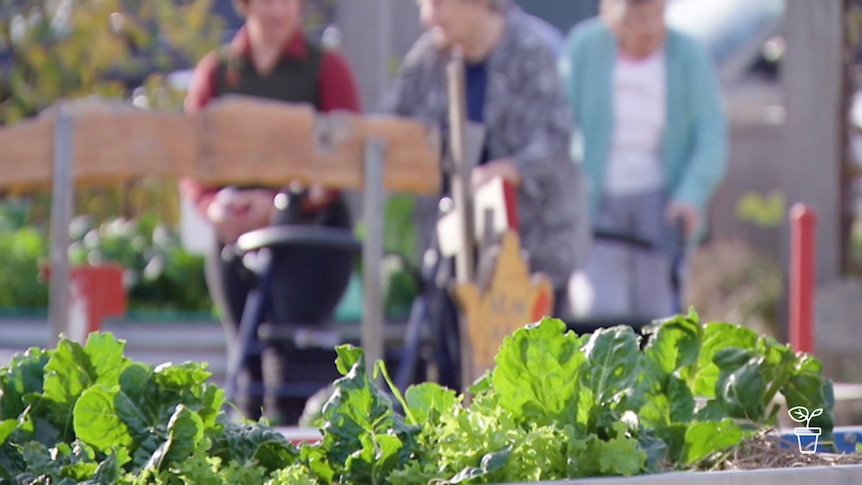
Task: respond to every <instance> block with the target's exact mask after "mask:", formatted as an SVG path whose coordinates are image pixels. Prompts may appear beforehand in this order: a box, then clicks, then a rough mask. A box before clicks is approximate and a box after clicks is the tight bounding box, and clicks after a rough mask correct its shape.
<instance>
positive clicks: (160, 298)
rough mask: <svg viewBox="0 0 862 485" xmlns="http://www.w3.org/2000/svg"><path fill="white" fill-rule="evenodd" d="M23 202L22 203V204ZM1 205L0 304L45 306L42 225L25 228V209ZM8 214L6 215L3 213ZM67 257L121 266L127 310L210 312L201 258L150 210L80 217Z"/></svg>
mask: <svg viewBox="0 0 862 485" xmlns="http://www.w3.org/2000/svg"><path fill="white" fill-rule="evenodd" d="M25 205H26V204H25ZM4 207H9V206H7V205H6V204H0V226H5V227H6V228H7V229H8V230H2V231H0V253H2V254H4V255H5V259H4V269H5V271H3V272H2V273H0V308H17V309H21V308H28V309H29V308H45V307H47V304H48V286H47V284H46V282H45V281H42V280H41V279H40V275H39V266H40V264H43V263H44V262H45V260H46V258H47V257H48V240H47V234H46V231H45V230H44V228H41V227H38V226H27V225H26V221H27V215H26V214H27V210H26V209H20V208H18V206H17V205H11V207H12V208H8V209H6V210H5V211H3V210H2V209H3V208H4ZM6 214H9V215H6ZM70 236H71V244H70V247H69V258H70V262H71V263H72V264H73V265H98V264H102V263H108V262H113V263H117V264H120V265H122V266H123V268H124V269H125V275H124V284H125V287H126V292H127V295H128V299H129V302H128V307H129V309H131V310H136V311H140V310H146V311H186V312H198V311H211V308H212V301H211V299H210V296H209V292H208V289H207V286H206V281H205V278H204V269H203V266H204V262H203V258H202V257H201V256H197V255H192V254H189V253H188V252H186V251H185V250H184V249H183V247H182V245H181V243H180V240H179V236H178V235H177V233H176V231H175V230H173V229H171V228H169V227H168V226H166V225H165V224H163V223H161V222H160V221H159V217H158V215H157V214H156V213H154V212H149V213H146V214H143V215H142V216H140V217H138V218H134V219H125V218H112V219H108V220H107V221H105V222H102V223H98V222H97V220H96V218H95V217H92V216H89V215H87V216H79V217H77V218H75V219H74V220H73V223H72V225H71V227H70Z"/></svg>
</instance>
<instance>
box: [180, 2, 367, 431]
mask: <svg viewBox="0 0 862 485" xmlns="http://www.w3.org/2000/svg"><path fill="white" fill-rule="evenodd" d="M234 6H235V7H236V9H237V11H238V12H239V13H240V15H242V16H244V17H245V25H244V26H243V27H242V28H241V29H240V30H239V32H238V33H237V34H236V36H235V37H234V39H233V40H232V41H231V42H230V43H229V44H227V45H225V46H223V47H222V48H220V49H217V50H215V51H213V52H210V53H209V54H207V55H206V56H205V57H203V58H202V59H201V60H200V62H199V63H198V64H197V66H196V67H195V71H194V75H193V78H192V83H191V86H190V88H189V92H188V95H187V98H186V103H185V110H186V112H187V113H189V114H191V115H194V114H195V113H197V112H198V111H200V110H201V109H202V108H203V107H205V106H206V105H207V104H208V103H209V102H210V101H212V100H213V99H215V98H217V97H219V96H223V95H226V94H238V95H247V96H257V97H263V98H268V99H274V100H279V101H285V102H292V103H309V104H312V105H313V106H315V108H316V109H317V110H318V111H323V112H326V111H332V110H348V111H354V112H358V111H359V110H360V106H359V96H358V91H357V88H356V84H355V82H354V78H353V75H352V73H351V70H350V68H349V67H348V65H347V62H346V61H345V60H344V59H343V58H342V57H341V56H340V55H339V54H338V53H336V52H333V51H330V50H326V49H324V48H322V47H321V46H319V45H318V44H317V43H315V42H313V41H311V40H310V39H308V38H307V37H306V35H305V34H304V33H303V31H302V28H301V19H302V13H303V12H302V11H303V7H304V1H303V0H234ZM285 182H286V181H285ZM284 185H285V186H286V185H288V184H287V183H285V184H284ZM180 192H181V194H182V196H183V197H185V198H187V199H188V200H190V201H191V202H193V203H194V205H195V207H196V208H197V210H198V211H199V212H200V213H201V214H203V215H204V216H205V218H206V219H207V220H209V221H210V222H211V223H212V225H213V228H214V229H215V231H214V232H215V234H216V238H217V241H215V244H214V250H213V251H212V254H209V255H208V258H207V281H208V284H209V287H210V293H211V295H212V297H213V300H214V302H215V303H216V305H217V306H218V308H219V310H220V311H221V314H222V321H223V324H224V327H225V331H226V334H227V335H226V336H227V340H228V345H229V350H230V352H239V351H241V349H237V348H234V347H236V345H235V344H236V342H237V329H238V326H239V322H240V319H241V317H242V314H243V310H244V307H245V303H246V300H247V298H248V294H249V291H250V289H251V288H253V287H254V285H255V284H256V277H255V275H254V274H253V273H252V272H250V271H249V270H248V269H246V268H245V267H244V265H243V264H242V261H241V260H240V258H239V257H237V256H235V255H233V254H232V253H231V251H226V250H225V248H230V246H231V244H233V243H235V242H236V240H237V238H238V237H239V236H240V235H242V234H243V233H245V232H248V231H251V230H254V229H259V228H261V227H265V226H267V225H269V224H271V223H273V222H274V221H280V220H281V219H283V218H284V217H283V215H282V214H280V213H279V209H277V208H275V207H274V199H275V197H276V195H277V194H278V193H279V188H278V187H227V188H224V187H208V186H204V185H202V184H201V183H199V182H197V181H195V180H192V179H183V180H181V181H180ZM300 206H301V209H302V210H301V211H300V212H301V217H300V219H301V223H306V224H309V223H310V224H323V225H328V226H337V227H344V228H349V227H351V221H350V215H349V212H348V209H347V206H346V204H345V201H344V200H343V198H342V195H341V194H340V193H339V192H338V191H335V190H329V189H326V188H324V187H319V186H311V187H310V188H308V189H307V190H305V191H304V195H303V197H302V199H301V204H300ZM292 222H294V223H295V222H297V221H292ZM280 252H283V253H287V254H279V255H278V257H277V261H275V264H276V270H275V275H276V277H275V280H274V281H273V294H274V295H275V296H276V297H275V298H272V300H273V305H274V307H275V314H276V315H278V318H279V321H280V322H283V323H292V324H311V325H315V324H320V323H323V322H324V321H325V320H326V319H327V318H329V317H330V316H331V314H332V313H333V311H334V309H335V307H336V306H337V304H338V302H339V300H340V298H341V296H342V294H343V292H344V289H345V288H346V285H347V283H348V281H349V278H350V274H351V272H352V269H353V264H352V259H351V258H350V257H349V256H348V255H341V254H333V253H332V252H331V251H328V250H326V249H321V248H291V249H290V250H282V251H280ZM290 353H293V350H291V349H285V348H267V349H266V350H264V353H263V355H264V357H263V359H261V358H260V357H252V358H251V359H250V361H249V362H248V365H247V368H246V371H245V372H244V376H243V379H242V380H241V386H240V387H241V388H242V389H243V391H242V392H241V394H240V396H239V398H238V399H237V401H238V402H237V403H236V404H237V407H238V408H239V409H240V411H241V412H242V413H243V414H244V415H245V417H247V418H249V419H255V420H256V419H258V418H259V417H260V415H261V405H264V407H265V408H266V409H267V415H268V417H269V418H270V419H271V420H273V421H274V422H279V421H286V422H291V421H293V422H295V421H296V420H297V419H298V416H299V414H300V413H301V411H302V402H300V403H296V402H291V399H290V398H285V397H280V396H279V393H278V392H277V391H278V387H279V386H280V385H281V383H283V382H284V381H285V379H287V377H288V376H287V372H288V367H289V362H288V360H289V355H288V354H290ZM269 356H273V361H272V362H271V363H270V362H263V361H266V360H267V359H268V358H269ZM270 374H271V375H270ZM263 383H265V384H266V385H265V386H264V388H265V389H266V399H263V398H262V397H261V396H260V395H259V394H260V393H259V392H251V390H253V389H260V385H261V384H263ZM295 400H296V399H294V400H293V401H295ZM303 402H304V400H303Z"/></svg>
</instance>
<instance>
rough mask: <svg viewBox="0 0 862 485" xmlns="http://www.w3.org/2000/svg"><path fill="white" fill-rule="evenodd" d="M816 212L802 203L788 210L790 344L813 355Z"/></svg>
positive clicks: (799, 350) (797, 349) (798, 350)
mask: <svg viewBox="0 0 862 485" xmlns="http://www.w3.org/2000/svg"><path fill="white" fill-rule="evenodd" d="M816 228H817V213H816V212H815V211H814V209H812V208H811V207H809V206H807V205H805V204H796V205H794V206H793V207H792V208H791V209H790V246H791V247H790V329H789V336H790V345H792V346H793V348H794V349H795V350H796V351H797V352H808V353H812V352H814V330H813V320H814V286H815V274H814V269H815V263H816V253H815V249H816V240H817V238H816V232H815V231H816Z"/></svg>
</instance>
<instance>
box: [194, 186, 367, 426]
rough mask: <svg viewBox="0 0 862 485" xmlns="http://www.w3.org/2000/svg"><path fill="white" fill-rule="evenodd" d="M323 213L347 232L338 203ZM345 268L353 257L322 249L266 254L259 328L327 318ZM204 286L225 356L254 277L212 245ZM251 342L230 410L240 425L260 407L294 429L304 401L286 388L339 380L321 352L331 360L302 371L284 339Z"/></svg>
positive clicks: (300, 356) (297, 354) (299, 356)
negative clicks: (268, 272) (269, 272)
mask: <svg viewBox="0 0 862 485" xmlns="http://www.w3.org/2000/svg"><path fill="white" fill-rule="evenodd" d="M327 211H328V212H329V213H328V214H325V216H324V217H323V218H322V219H320V220H319V221H320V222H322V223H323V224H325V225H329V226H335V227H343V228H345V229H348V228H350V226H351V223H350V217H349V213H348V211H347V207H346V205H344V203H343V202H341V201H339V202H337V203H336V204H334V205H333V206H332V207H330V208H329V209H327ZM353 263H354V256H353V255H351V254H348V253H345V252H343V251H338V250H333V249H327V248H318V247H308V246H297V247H289V248H280V249H277V250H273V252H272V260H271V263H270V264H272V265H273V268H272V269H273V279H272V284H271V288H270V289H269V291H268V292H266V294H265V295H264V296H265V297H268V298H269V301H270V304H271V310H272V311H271V312H270V314H269V315H268V316H269V317H270V318H269V319H268V320H267V323H268V324H271V325H274V326H277V325H286V324H290V325H306V326H319V325H321V324H323V323H325V322H327V321H328V320H330V319H331V318H332V315H333V312H334V311H335V308H336V307H337V306H338V303H339V302H340V300H341V298H342V296H343V294H344V291H345V290H346V288H347V285H348V283H349V280H350V275H351V273H352V272H353V267H354V264H353ZM207 282H208V285H209V289H210V293H211V295H212V298H213V301H214V302H215V304H216V305H217V307H218V308H219V309H220V311H221V315H222V318H221V320H222V325H223V327H224V330H225V336H226V339H227V345H228V354H229V355H235V353H236V352H242V350H243V349H240V348H238V347H239V345H238V342H239V339H238V329H239V325H240V321H241V319H242V315H243V312H244V311H245V307H246V302H247V300H248V296H249V292H250V291H251V290H252V289H254V288H256V287H257V286H258V277H257V275H256V274H255V273H254V272H252V271H250V270H249V269H247V268H246V267H245V266H244V265H243V263H242V260H241V258H240V257H238V256H236V255H232V254H229V253H228V252H226V251H225V250H224V246H223V245H220V244H219V245H216V247H215V248H214V251H212V253H211V254H209V255H208V258H207ZM265 316H266V315H265ZM270 320H271V321H270ZM255 344H256V345H255V347H256V348H257V349H259V350H260V351H259V352H253V353H251V354H250V355H249V356H248V359H247V361H246V362H247V364H246V366H245V368H244V369H243V371H242V372H241V373H240V375H239V379H238V393H237V399H236V401H237V402H236V406H237V408H238V409H239V410H240V412H242V414H243V415H244V416H245V417H246V418H248V419H253V420H257V419H259V418H260V417H261V414H262V413H261V407H263V409H264V414H265V415H266V416H267V417H268V418H269V419H270V420H271V421H272V422H273V424H287V425H291V424H295V423H296V422H297V421H298V419H299V416H300V415H301V414H302V409H303V407H304V405H305V401H306V398H307V396H304V395H297V393H287V392H285V387H286V384H289V383H291V382H292V381H307V380H309V379H312V378H313V379H314V380H319V381H321V385H325V384H327V383H328V382H330V381H331V380H333V379H336V378H337V377H338V376H339V374H338V372H337V370H336V368H335V364H334V361H335V354H334V350H333V349H329V353H331V356H330V355H329V354H327V356H325V357H324V358H323V360H322V362H321V363H320V366H313V367H314V368H312V369H309V365H308V364H309V362H307V360H308V359H309V356H307V355H306V354H307V352H305V351H302V350H299V349H297V348H296V346H295V345H294V343H293V342H292V341H288V340H285V341H271V342H263V343H261V342H259V341H255ZM311 374H314V375H311ZM299 394H301V393H299Z"/></svg>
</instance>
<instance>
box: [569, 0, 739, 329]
mask: <svg viewBox="0 0 862 485" xmlns="http://www.w3.org/2000/svg"><path fill="white" fill-rule="evenodd" d="M600 11H601V13H600V15H599V16H598V17H596V18H593V19H589V20H587V21H584V22H583V23H581V24H579V25H577V26H575V27H574V28H573V29H572V31H571V32H570V34H569V36H568V42H567V46H566V52H565V54H564V56H563V57H564V63H563V67H564V69H563V77H564V79H565V84H566V88H567V93H568V97H569V101H570V103H571V107H572V113H573V116H574V117H575V119H576V122H577V126H578V129H579V135H580V136H579V139H580V140H581V141H582V143H581V144H580V148H579V149H578V151H580V152H581V153H582V155H581V156H580V161H581V164H582V166H583V167H584V173H585V174H586V175H587V177H588V178H589V181H590V183H591V187H590V188H591V190H590V195H591V210H592V213H593V219H594V220H595V222H596V224H597V225H598V226H601V227H602V228H603V229H606V230H611V231H614V232H620V233H627V234H630V235H632V236H638V237H639V238H641V239H646V240H649V241H650V242H652V243H653V244H654V245H655V246H656V247H657V249H658V250H657V251H652V252H649V251H644V250H643V249H639V248H633V247H631V246H627V245H625V244H621V243H616V242H613V241H603V240H600V239H597V240H596V241H595V244H594V245H593V250H592V252H591V255H590V258H589V260H588V262H587V265H586V268H585V271H584V274H585V276H586V278H581V277H580V275H579V276H578V277H576V278H575V279H574V281H578V282H579V283H576V284H573V285H572V287H573V289H574V288H580V287H581V286H583V287H584V288H585V289H584V291H583V292H582V293H581V294H584V295H590V294H592V298H584V299H583V300H581V299H578V298H576V299H575V300H576V312H577V313H578V316H581V317H583V316H613V317H620V316H627V317H635V316H636V317H645V318H660V317H666V316H668V315H669V314H671V313H673V312H674V311H676V310H678V308H674V306H677V305H678V302H677V303H676V304H675V302H674V299H675V297H678V295H679V293H676V294H675V293H674V288H673V287H672V284H671V276H670V275H671V271H672V270H674V268H673V267H672V265H673V264H674V261H673V257H672V256H673V255H675V254H678V253H679V252H680V251H682V248H679V247H678V246H679V240H678V239H679V237H678V235H676V234H675V232H676V227H675V226H676V222H677V221H681V222H682V226H683V227H682V231H683V232H684V234H683V236H684V237H685V238H686V239H687V240H689V241H696V240H697V239H698V236H699V235H701V234H703V232H704V230H705V228H706V222H705V219H706V208H707V205H708V203H709V201H710V199H711V198H712V195H713V194H714V193H715V190H716V188H717V186H718V184H719V182H720V181H721V180H722V178H723V176H724V173H725V169H726V165H727V126H726V124H727V123H726V120H725V115H724V112H723V108H722V103H721V93H720V88H719V85H718V82H717V79H716V75H715V72H714V68H713V65H712V62H711V60H710V58H709V56H708V54H707V53H706V51H705V50H704V48H703V47H702V46H701V45H699V44H698V43H697V41H695V40H694V39H693V38H691V37H689V36H688V35H686V34H683V33H682V32H678V31H676V30H673V29H671V28H668V26H667V25H666V24H665V0H602V2H601V4H600ZM580 282H583V283H585V284H584V285H581V284H580Z"/></svg>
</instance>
